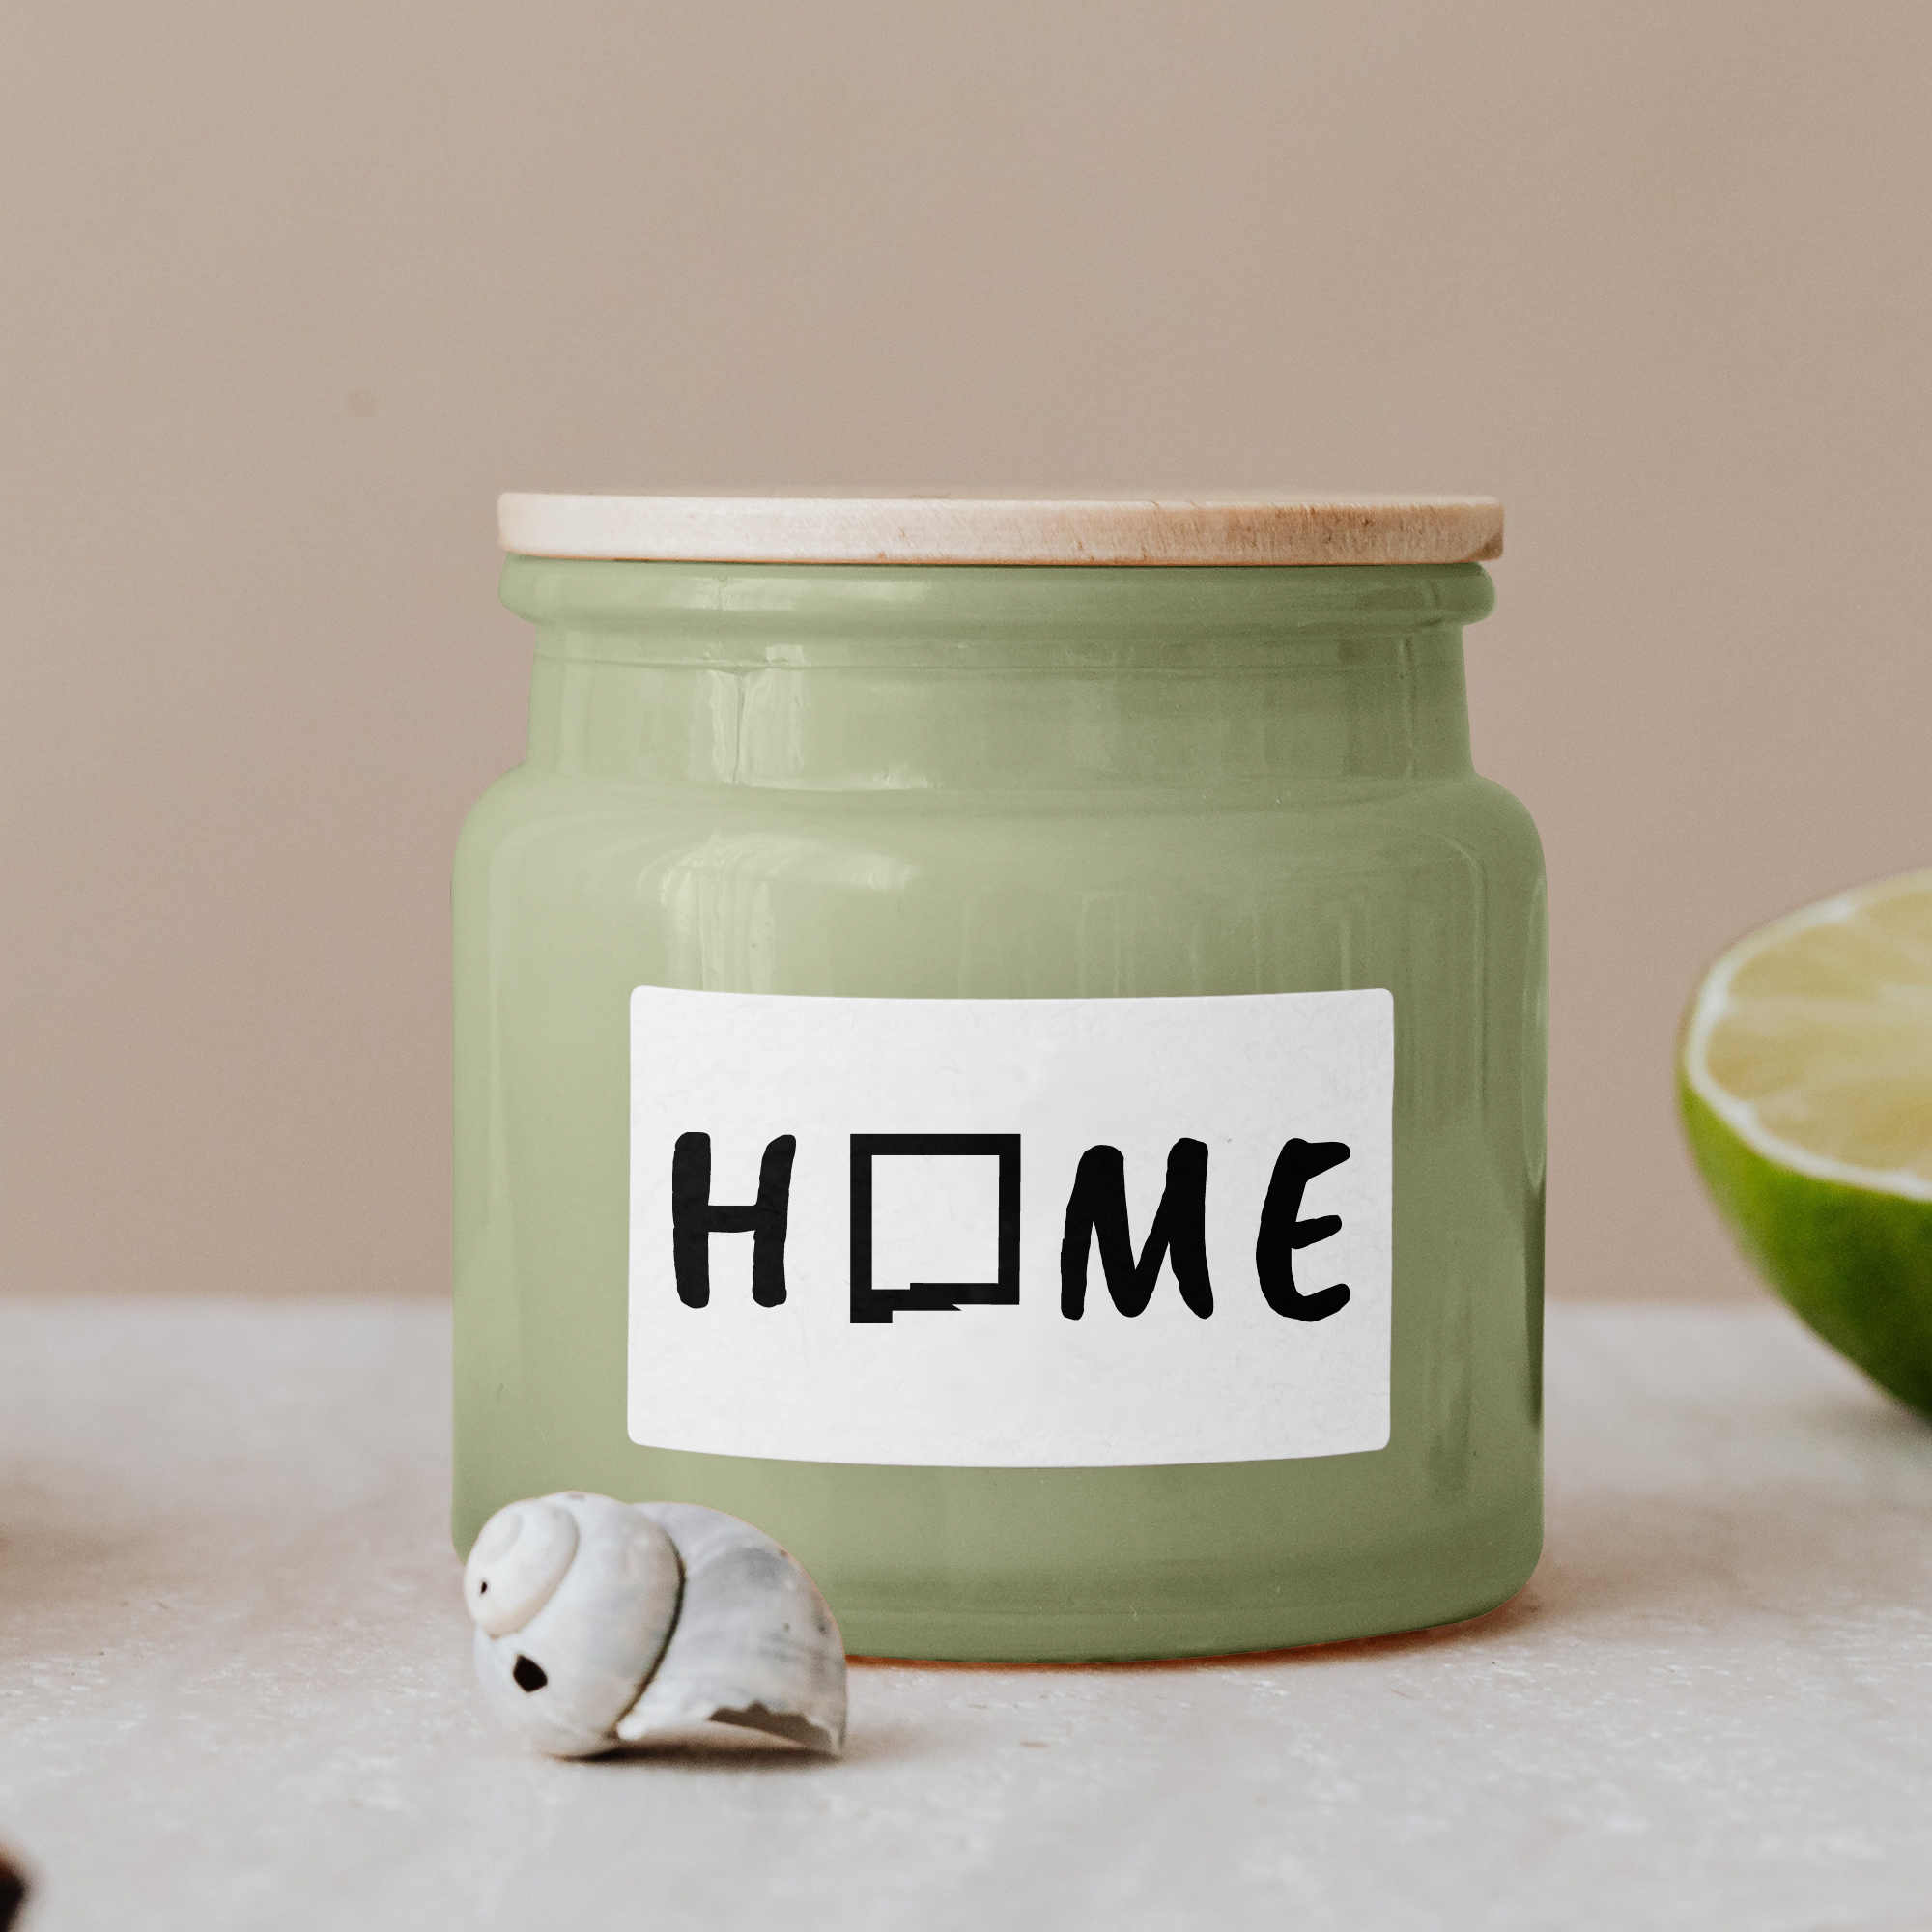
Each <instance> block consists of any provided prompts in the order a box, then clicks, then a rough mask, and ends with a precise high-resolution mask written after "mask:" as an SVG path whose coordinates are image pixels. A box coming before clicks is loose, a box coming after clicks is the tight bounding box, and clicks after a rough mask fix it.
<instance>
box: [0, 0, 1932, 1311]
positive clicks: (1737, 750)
mask: <svg viewBox="0 0 1932 1932" xmlns="http://www.w3.org/2000/svg"><path fill="white" fill-rule="evenodd" d="M6 21H7V25H6V37H5V38H6V55H5V60H4V64H0V277H4V301H0V332H3V333H0V352H4V371H0V510H4V515H0V544H4V547H5V593H4V597H0V665H4V675H5V682H4V691H0V864H4V877H0V960H4V986H5V1005H4V1036H0V1189H4V1202H0V1215H4V1221H3V1222H0V1226H4V1246H0V1257H4V1269H0V1286H3V1287H4V1288H5V1289H6V1290H11V1291H26V1292H42V1293H62V1292H67V1291H81V1290H112V1291H129V1292H137V1293H175V1292H183V1291H214V1292H221V1293H261V1294H288V1293H333V1292H338V1291H344V1292H347V1291H375V1292H382V1293H407V1294H425V1293H441V1292H443V1290H444V1287H445V1280H446V1271H447V1238H446V1233H445V1223H446V1207H445V1204H446V1198H447V1184H448V1139H449V1135H448V1125H447V1120H446V1113H447V1079H448V1065H447V1063H448V1049H447V1043H446V1007H447V999H446V987H445V975H446V966H445V948H446V883H445V881H446V868H447V861H448V856H449V852H450V847H451V842H452V840H453V838H454V837H455V833H456V829H457V826H458V824H459V822H460V820H461V818H462V816H463V813H464V811H465V810H466V808H467V806H468V804H469V801H470V800H471V798H472V797H473V796H474V795H475V794H476V793H477V792H478V791H479V790H480V789H481V788H482V787H483V785H484V784H485V783H487V782H488V781H489V780H490V779H492V778H493V777H494V776H495V775H496V774H497V772H498V771H499V770H501V769H502V768H503V767H504V766H506V765H508V764H510V763H512V762H513V761H514V760H515V759H516V757H517V756H518V755H519V746H520V732H521V728H522V707H523V686H524V679H525V675H526V650H527V647H526V638H525V637H524V636H523V635H521V634H520V633H521V628H522V627H521V626H520V625H519V624H518V623H516V622H515V621H514V620H513V619H511V618H510V617H508V616H507V615H506V614H505V613H504V612H502V611H500V610H499V609H498V608H497V605H496V603H495V595H494V589H495V573H496V567H497V561H496V554H495V551H494V547H493V526H492V504H493V499H494V497H495V493H496V492H497V490H498V489H500V488H503V487H524V488H538V489H545V488H548V489H568V488H598V487H627V486H628V487H632V488H644V489H649V488H667V487H676V486H678V485H700V486H701V485H717V486H733V485H738V486H744V485H758V484H771V485H780V486H783V485H792V486H797V485H808V484H811V483H814V482H820V483H847V482H865V483H881V484H888V485H890V484H894V483H899V484H907V483H912V484H932V483H937V484H941V485H944V484H966V485H972V484H981V485H983V484H1000V483H1022V484H1026V483H1030V484H1037V485H1042V486H1049V487H1051V486H1063V487H1065V486H1082V485H1101V486H1105V485H1109V484H1113V485H1119V484H1123V483H1124V484H1134V483H1143V482H1149V481H1152V482H1166V483H1170V484H1173V485H1176V486H1182V487H1192V488H1195V489H1211V488H1215V487H1221V488H1238V487H1245V486H1251V485H1268V484H1283V485H1302V486H1308V487H1323V486H1328V487H1338V488H1367V489H1390V490H1406V489H1415V490H1430V489H1439V490H1453V491H1490V492H1494V493H1496V494H1498V495H1500V496H1502V497H1505V498H1506V499H1507V501H1508V504H1509V512H1510V526H1509V554H1508V555H1507V556H1506V557H1505V559H1504V560H1503V561H1502V562H1501V563H1500V564H1499V565H1497V566H1496V569H1495V574H1496V578H1497V582H1498V583H1499V586H1500V589H1501V596H1502V604H1501V609H1500V610H1499V611H1498V613H1497V615H1496V616H1495V617H1494V618H1493V619H1492V620H1491V621H1490V622H1489V623H1487V624H1485V625H1484V626H1483V627H1482V628H1481V630H1480V631H1479V632H1475V633H1472V634H1471V644H1472V650H1471V661H1472V686H1473V691H1472V697H1473V702H1474V705H1475V722H1476V741H1477V754H1478V759H1479V762H1480V763H1481V764H1482V766H1483V767H1484V769H1485V770H1487V771H1488V772H1489V773H1491V774H1492V776H1494V777H1495V778H1497V779H1499V780H1501V781H1503V782H1505V783H1506V784H1508V785H1510V786H1511V787H1513V788H1514V789H1515V790H1517V791H1518V792H1519V793H1520V795H1521V796H1522V797H1523V798H1524V799H1525V800H1526V801H1527V802H1528V803H1529V805H1530V806H1531V808H1532V809H1533V810H1535V812H1536V813H1537V815H1538V817H1539V819H1540V820H1541V822H1542V824H1543V827H1544V831H1545V836H1546V839H1547V841H1548V852H1549V863H1550V872H1551V880H1552V890H1551V905H1552V912H1553V918H1554V923H1555V941H1554V955H1555V988H1554V1004H1553V1011H1554V1043H1553V1076H1552V1077H1553V1083H1554V1092H1553V1113H1554V1120H1553V1125H1552V1173H1551V1184H1552V1208H1551V1220H1550V1243H1551V1253H1550V1260H1551V1281H1552V1285H1553V1287H1554V1288H1555V1289H1556V1290H1557V1291H1558V1292H1560V1293H1571V1294H1585V1293H1587V1294H1641V1295H1708V1294H1723V1293H1749V1292H1751V1291H1750V1289H1749V1286H1748V1283H1747V1278H1746V1277H1745V1275H1744V1272H1743V1270H1742V1267H1741V1266H1740V1264H1737V1263H1736V1262H1735V1261H1734V1260H1733V1259H1732V1258H1731V1256H1730V1254H1729V1252H1728V1250H1727V1248H1726V1246H1725V1244H1724V1242H1723V1239H1722V1237H1721V1236H1720V1235H1719V1233H1718V1231H1717V1229H1716V1227H1715V1225H1714V1223H1713V1221H1712V1219H1711V1217H1710V1215H1709V1213H1708V1211H1707V1209H1706V1208H1705V1206H1704V1203H1703V1201H1702V1199H1701V1197H1700V1196H1699V1194H1698V1192H1697V1189H1696V1185H1695V1182H1694V1180H1693V1179H1692V1178H1691V1177H1690V1174H1689V1172H1688V1170H1687V1166H1686V1162H1685V1159H1684V1157H1683V1155H1682V1153H1681V1151H1680V1148H1679V1144H1678V1139H1677V1134H1676V1128H1675V1125H1674V1119H1673V1114H1672V1101H1671V1049H1672V1034H1673V1029H1674V1026H1675V1023H1676V1019H1677V1015H1678V1012H1679V1009H1680V1007H1681V1004H1682V1002H1683V1000H1684V999H1685V996H1686V994H1687V993H1688V991H1689V989H1690V986H1691V984H1692V983H1693V981H1694V979H1695V976H1696V975H1697V973H1698V971H1699V969H1700V967H1701V965H1702V964H1703V962H1704V961H1705V960H1706V958H1707V957H1708V956H1709V955H1710V954H1711V953H1712V952H1714V951H1715V950H1716V949H1718V948H1719V947H1720V946H1721V945H1722V944H1723V943H1724V942H1725V941H1726V940H1728V939H1729V938H1730V937H1731V936H1732V935H1733V934H1734V933H1735V932H1737V931H1738V930H1739V929H1741V928H1743V927H1745V926H1747V925H1749V924H1751V923H1756V922H1757V921H1759V920H1760V919H1762V918H1764V917H1766V916H1768V915H1770V914H1772V913H1775V912H1776V911H1778V910H1780V909H1782V908H1784V907H1786V906H1788V905H1791V904H1794V903H1797V902H1800V901H1803V900H1804V899H1806V898H1809V897H1812V896H1815V895H1820V894H1822V893H1824V892H1826V891H1828V890H1830V889H1831V888H1833V887H1834V886H1837V885H1839V884H1842V883H1845V882H1848V881H1851V880H1855V879H1859V878H1861V877H1864V876H1867V875H1872V874H1877V873H1880V872H1884V871H1888V870H1893V869H1901V868H1904V867H1910V866H1914V865H1924V864H1928V863H1932V778H1928V771H1927V757H1926V752H1927V744H1928V738H1929V737H1932V733H1928V720H1932V650H1928V648H1927V630H1928V615H1927V609H1926V594H1927V584H1928V582H1932V577H1928V571H1927V567H1926V566H1927V545H1926V539H1925V530H1926V526H1927V517H1928V511H1932V490H1928V483H1932V478H1929V477H1928V457H1932V396H1929V395H1928V388H1929V387H1932V385H1928V375H1932V371H1929V370H1928V353H1927V344H1928V328H1927V323H1928V312H1927V301H1928V296H1932V270H1928V262H1929V261H1932V250H1929V249H1928V243H1932V235H1928V216H1927V205H1928V196H1927V191H1926V190H1927V184H1928V182H1932V117H1929V116H1928V115H1927V113H1926V111H1925V103H1926V100H1927V99H1928V88H1932V7H1927V6H1925V5H1923V4H1901V5H1887V4H1852V0H1834V4H1829V5H1815V6H1814V5H1792V4H1776V3H1775V0H1754V4H1742V0H1741V4H1736V5H1723V6H1719V5H1712V4H1698V0H1691V4H1686V0H1672V4H1658V5H1650V4H1631V5H1609V6H1594V5H1580V4H1576V5H1570V4H1537V5H1523V6H1511V5H1499V4H1470V5H1463V6H1445V5H1433V4H1424V0H1407V4H1400V5H1386V4H1384V5H1374V4H1369V5H1364V4H1360V0H1352V4H1350V5H1347V6H1343V5H1336V4H1326V5H1322V6H1319V7H1318V6H1311V5H1304V4H1284V0H1265V3H1264V0H1256V4H1250V5H1232V4H1212V0H1209V4H1199V3H1198V0H1197V4H1195V5H1191V6H1186V7H1176V6H1167V5H1163V6H1158V7H1156V6H1152V5H1139V4H1135V5H1124V4H1114V5H1104V4H1096V5H1072V4H1063V3H1062V0H1044V4H1041V0H980V4H976V5H974V6H972V7H970V8H968V7H964V6H961V7H956V8H920V7H910V6H907V5H905V4H903V0H895V3H893V4H887V3H885V0H882V4H876V5H867V4H842V3H841V4H836V5H814V4H810V0H807V4H786V5H770V6H748V5H737V4H709V0H707V4H697V0H691V4H687V5H683V6H676V7H672V6H665V5H642V4H639V5H619V4H596V5H593V4H584V0H575V3H574V4H573V0H560V4H550V5H542V6H539V5H535V4H513V5H506V4H494V5H493V4H487V0H412V4H410V5H407V6H395V5H392V4H388V3H387V0H381V4H378V0H332V4H330V5H327V6H308V5H286V6H261V5H259V4H252V0H235V4H213V0H176V4H170V5H167V6H159V7H156V6H143V5H140V4H136V0H120V4H118V5H107V6H90V5H86V4H82V3H81V0H14V4H13V5H12V6H10V7H9V8H8V9H7V14H6Z"/></svg>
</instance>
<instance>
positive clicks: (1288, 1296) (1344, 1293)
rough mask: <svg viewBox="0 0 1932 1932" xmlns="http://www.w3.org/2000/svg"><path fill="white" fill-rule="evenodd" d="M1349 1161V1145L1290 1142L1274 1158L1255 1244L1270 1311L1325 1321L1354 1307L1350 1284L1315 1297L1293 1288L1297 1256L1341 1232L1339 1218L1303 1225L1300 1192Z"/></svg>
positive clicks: (1322, 1218) (1326, 1216)
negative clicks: (1322, 1175)
mask: <svg viewBox="0 0 1932 1932" xmlns="http://www.w3.org/2000/svg"><path fill="white" fill-rule="evenodd" d="M1348 1158H1349V1148H1348V1146H1347V1144H1346V1143H1345V1142H1342V1141H1300V1140H1296V1141H1290V1142H1289V1143H1288V1144H1287V1146H1285V1147H1284V1148H1283V1149H1282V1151H1281V1152H1280V1153H1279V1154H1278V1155H1277V1156H1276V1158H1275V1163H1274V1174H1273V1176H1272V1177H1271V1178H1270V1179H1269V1181H1268V1191H1267V1199H1266V1200H1265V1201H1264V1203H1263V1204H1262V1226H1261V1233H1260V1235H1259V1236H1257V1238H1256V1241H1255V1272H1256V1273H1257V1274H1258V1275H1259V1276H1260V1277H1261V1284H1262V1293H1263V1294H1264V1295H1265V1296H1266V1297H1267V1305H1268V1306H1269V1307H1270V1308H1272V1309H1273V1310H1274V1312H1275V1313H1276V1314H1277V1315H1286V1316H1287V1317H1288V1319H1289V1320H1290V1321H1326V1320H1327V1319H1328V1317H1329V1316H1331V1315H1333V1314H1335V1313H1336V1311H1337V1310H1338V1309H1342V1308H1346V1307H1347V1306H1348V1305H1349V1289H1348V1284H1347V1283H1346V1282H1337V1283H1336V1284H1335V1286H1334V1287H1333V1288H1324V1289H1320V1290H1318V1291H1317V1292H1316V1293H1313V1294H1303V1293H1301V1291H1300V1290H1299V1289H1297V1288H1296V1287H1295V1285H1294V1254H1295V1250H1296V1249H1297V1248H1306V1247H1310V1246H1312V1245H1313V1244H1314V1243H1315V1242H1317V1241H1325V1240H1326V1239H1327V1238H1328V1236H1330V1235H1334V1234H1339V1233H1340V1232H1341V1227H1342V1217H1341V1216H1340V1215H1339V1214H1318V1215H1317V1216H1316V1217H1315V1219H1314V1220H1312V1221H1303V1220H1301V1219H1300V1218H1299V1216H1300V1213H1301V1191H1302V1189H1303V1188H1304V1187H1306V1186H1307V1185H1308V1183H1309V1182H1310V1181H1311V1180H1313V1179H1315V1177H1316V1176H1317V1175H1318V1174H1326V1173H1327V1172H1328V1170H1329V1169H1330V1168H1331V1167H1340V1166H1341V1165H1342V1163H1343V1162H1344V1161H1345V1160H1347V1159H1348Z"/></svg>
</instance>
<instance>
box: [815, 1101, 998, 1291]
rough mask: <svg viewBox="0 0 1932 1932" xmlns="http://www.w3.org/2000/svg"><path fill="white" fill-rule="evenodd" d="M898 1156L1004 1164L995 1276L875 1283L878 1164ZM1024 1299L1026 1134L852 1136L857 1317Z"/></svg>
mask: <svg viewBox="0 0 1932 1932" xmlns="http://www.w3.org/2000/svg"><path fill="white" fill-rule="evenodd" d="M895 1154H922V1155H932V1154H950V1155H958V1156H961V1157H973V1156H979V1157H981V1158H984V1157H991V1158H992V1159H994V1160H997V1161H998V1162H999V1164H1000V1165H999V1170H998V1186H999V1190H1000V1200H999V1216H1000V1225H999V1249H998V1261H997V1267H998V1271H999V1278H998V1280H996V1281H915V1282H908V1283H907V1284H906V1286H905V1287H904V1288H874V1287H873V1286H872V1163H873V1162H874V1161H875V1160H877V1159H880V1158H881V1157H885V1158H891V1157H892V1156H893V1155H895ZM1019 1299H1020V1137H1019V1135H1018V1134H854V1135H853V1136H852V1320H853V1321H859V1322H874V1321H891V1320H892V1319H893V1317H894V1316H895V1314H908V1313H919V1314H953V1313H956V1312H957V1311H958V1310H959V1309H961V1308H968V1307H980V1308H988V1307H990V1308H1016V1307H1018V1305H1019Z"/></svg>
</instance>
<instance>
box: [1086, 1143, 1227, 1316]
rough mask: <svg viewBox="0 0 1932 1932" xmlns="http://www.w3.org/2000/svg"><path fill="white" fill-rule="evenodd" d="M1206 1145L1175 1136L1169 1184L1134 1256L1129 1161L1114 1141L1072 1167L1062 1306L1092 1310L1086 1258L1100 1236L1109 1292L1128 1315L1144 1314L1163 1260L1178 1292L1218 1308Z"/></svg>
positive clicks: (1198, 1308) (1199, 1308)
mask: <svg viewBox="0 0 1932 1932" xmlns="http://www.w3.org/2000/svg"><path fill="white" fill-rule="evenodd" d="M1207 1215H1208V1145H1207V1143H1206V1142H1205V1141H1188V1140H1180V1141H1176V1142H1175V1144H1174V1146H1173V1147H1172V1148H1170V1149H1169V1150H1168V1155H1167V1185H1166V1188H1165V1190H1164V1191H1163V1192H1162V1194H1161V1197H1160V1207H1159V1208H1157V1209H1156V1210H1155V1213H1154V1217H1153V1226H1152V1227H1151V1228H1150V1229H1149V1230H1148V1237H1147V1241H1146V1244H1145V1245H1144V1246H1143V1247H1142V1249H1141V1254H1140V1260H1139V1261H1138V1262H1136V1261H1135V1260H1134V1248H1133V1236H1132V1234H1131V1232H1130V1231H1129V1229H1128V1227H1127V1177H1126V1162H1125V1161H1124V1160H1123V1159H1122V1157H1121V1151H1120V1149H1119V1148H1115V1147H1091V1148H1089V1149H1088V1150H1087V1151H1086V1152H1085V1153H1083V1154H1082V1155H1081V1156H1080V1165H1079V1167H1078V1168H1076V1169H1075V1170H1074V1175H1073V1192H1072V1193H1071V1194H1069V1195H1068V1196H1067V1197H1066V1232H1065V1236H1063V1237H1062V1239H1061V1243H1060V1312H1061V1314H1063V1315H1064V1316H1065V1318H1066V1319H1067V1320H1068V1321H1079V1320H1080V1318H1081V1316H1082V1315H1084V1314H1085V1313H1086V1312H1087V1262H1088V1257H1089V1255H1090V1253H1091V1252H1092V1248H1093V1243H1094V1240H1095V1239H1096V1238H1097V1240H1098V1241H1099V1243H1100V1269H1101V1272H1102V1273H1103V1274H1104V1275H1105V1276H1106V1279H1107V1293H1109V1294H1111V1295H1112V1296H1113V1297H1114V1306H1115V1307H1116V1308H1118V1309H1119V1310H1120V1311H1121V1313H1122V1315H1138V1314H1139V1313H1140V1312H1141V1310H1142V1309H1144V1308H1145V1307H1146V1306H1147V1305H1148V1303H1149V1302H1150V1301H1151V1299H1152V1298H1153V1291H1154V1286H1155V1284H1156V1283H1157V1282H1158V1281H1159V1279H1160V1264H1161V1263H1162V1262H1163V1261H1168V1262H1170V1263H1171V1264H1172V1265H1173V1268H1174V1279H1175V1282H1176V1283H1177V1285H1178V1286H1179V1289H1180V1298H1181V1300H1183V1301H1184V1302H1186V1304H1187V1305H1188V1307H1189V1308H1191V1309H1192V1310H1193V1311H1194V1312H1195V1314H1196V1315H1198V1316H1200V1317H1201V1318H1202V1319H1203V1320H1204V1321H1205V1320H1206V1319H1207V1318H1208V1316H1210V1315H1212V1314H1213V1312H1214V1290H1213V1286H1212V1284H1211V1283H1210V1282H1209V1281H1208V1236H1207Z"/></svg>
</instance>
